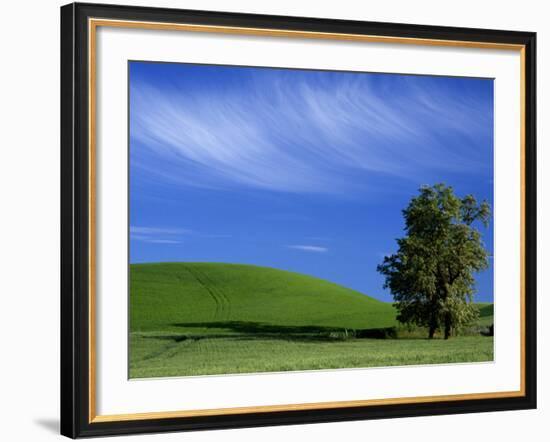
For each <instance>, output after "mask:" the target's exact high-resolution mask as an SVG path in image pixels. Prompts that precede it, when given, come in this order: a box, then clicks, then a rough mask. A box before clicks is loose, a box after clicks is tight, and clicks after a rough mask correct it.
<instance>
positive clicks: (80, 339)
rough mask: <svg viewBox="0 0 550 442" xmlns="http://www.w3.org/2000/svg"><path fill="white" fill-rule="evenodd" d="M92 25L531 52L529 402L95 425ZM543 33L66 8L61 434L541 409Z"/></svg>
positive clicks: (526, 349) (508, 399) (526, 203)
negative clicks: (182, 26)
mask: <svg viewBox="0 0 550 442" xmlns="http://www.w3.org/2000/svg"><path fill="white" fill-rule="evenodd" d="M89 18H105V19H116V20H131V21H147V22H161V23H186V24H200V25H212V26H231V27H242V28H255V29H279V30H292V31H307V32H316V33H336V34H339V33H341V34H355V35H374V36H390V37H400V38H415V39H419V38H420V39H433V40H453V41H459V42H461V41H463V42H483V43H501V44H512V45H522V46H523V48H524V49H523V50H524V57H525V69H524V77H525V78H524V82H525V83H524V85H525V96H524V98H525V101H524V102H525V109H524V112H525V114H524V124H525V127H524V134H525V137H524V144H525V149H524V174H525V179H524V187H525V189H524V191H525V200H524V211H525V213H524V241H525V256H524V279H525V280H524V290H525V300H524V311H525V317H524V325H525V330H524V373H525V385H524V393H525V394H524V395H523V396H517V397H495V398H480V399H468V400H453V401H438V402H420V403H414V402H411V403H400V404H388V405H369V406H360V407H357V406H354V407H339V408H323V409H311V410H288V411H271V412H261V411H260V412H253V413H245V414H228V415H216V416H198V417H171V418H154V417H152V418H149V419H140V420H120V421H109V422H93V421H91V420H90V389H89V388H90V376H89V369H88V368H89V366H90V357H89V355H90V353H89V350H90V348H89V333H90V310H89V308H90V307H89V285H90V284H89V283H90V272H89V268H90V267H89V266H90V262H89V257H90V244H89V237H88V231H89V227H90V222H91V220H90V213H89V205H88V202H89V198H90V182H89V174H88V170H89V162H90V158H89V152H88V149H87V146H88V141H89V137H90V132H89V126H88V121H89V102H88V100H89V83H88V80H89V78H88V60H89V57H88V56H89V46H88V38H89V34H88V32H89V27H88V20H89ZM536 385H537V382H536V34H535V33H532V32H515V31H514V32H513V31H501V30H487V29H468V28H450V27H439V26H422V25H409V24H394V23H376V22H359V21H347V20H331V19H317V18H302V17H284V16H268V15H255V14H254V15H253V14H241V13H225V12H207V11H195V10H178V9H166V8H149V7H128V6H116V5H96V4H84V3H82V4H79V3H73V4H69V5H66V6H63V7H61V434H63V435H65V436H68V437H71V438H76V437H88V436H105V435H116V434H136V433H149V432H166V431H184V430H204V429H223V428H241V427H253V426H268V425H286V424H301V423H315V422H336V421H348V420H359V419H380V418H394V417H408V416H427V415H440V414H455V413H476V412H485V411H499V410H519V409H531V408H536Z"/></svg>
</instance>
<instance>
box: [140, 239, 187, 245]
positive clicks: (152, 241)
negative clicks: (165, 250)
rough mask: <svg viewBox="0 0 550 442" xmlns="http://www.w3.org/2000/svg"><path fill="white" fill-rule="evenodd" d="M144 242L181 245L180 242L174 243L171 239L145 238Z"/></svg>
mask: <svg viewBox="0 0 550 442" xmlns="http://www.w3.org/2000/svg"><path fill="white" fill-rule="evenodd" d="M144 241H145V242H149V243H153V244H181V241H176V240H173V239H153V238H147V239H145V240H144Z"/></svg>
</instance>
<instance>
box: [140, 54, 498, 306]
mask: <svg viewBox="0 0 550 442" xmlns="http://www.w3.org/2000/svg"><path fill="white" fill-rule="evenodd" d="M129 75H130V262H132V263H135V262H157V261H210V262H233V263H246V264H256V265H264V266H270V267H276V268H280V269H285V270H291V271H296V272H300V273H306V274H310V275H314V276H318V277H321V278H324V279H329V280H331V281H334V282H336V283H339V284H342V285H345V286H347V287H351V288H354V289H356V290H359V291H362V292H363V293H366V294H368V295H371V296H374V297H377V298H379V299H382V300H385V301H391V299H392V298H391V295H390V293H389V292H388V291H387V290H384V289H383V288H382V285H383V282H384V281H383V278H382V276H381V275H379V274H378V273H377V272H376V266H377V264H379V263H380V262H381V261H382V260H383V257H384V255H386V254H391V253H392V252H394V251H395V250H396V242H395V239H396V238H398V237H401V236H403V233H404V232H403V218H402V214H401V210H402V209H403V208H404V207H405V206H406V205H407V204H408V202H409V200H410V199H411V197H413V196H415V195H416V194H417V192H418V188H419V187H420V186H421V185H423V184H435V183H437V182H445V183H447V184H449V185H452V186H453V188H454V189H455V192H456V193H457V194H458V195H465V194H468V193H471V194H473V195H474V196H475V197H476V198H478V199H480V200H481V199H486V200H487V201H488V202H489V203H490V204H491V206H492V203H493V81H492V80H490V79H474V78H454V77H433V76H413V75H392V74H371V73H352V72H333V71H330V72H329V71H310V70H295V69H275V68H253V67H231V66H208V65H193V64H179V63H151V62H130V63H129ZM492 229H493V226H492V222H491V224H490V226H489V228H487V229H485V228H481V230H482V233H483V238H484V242H485V245H486V246H487V248H488V249H489V251H490V252H491V253H492V248H493V236H492ZM492 280H493V270H492V263H491V268H490V269H489V270H487V271H485V272H483V273H481V274H479V275H478V276H477V283H478V290H479V295H478V296H477V300H479V301H492V299H493V293H492V291H493V289H492V287H493V282H492Z"/></svg>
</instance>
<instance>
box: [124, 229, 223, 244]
mask: <svg viewBox="0 0 550 442" xmlns="http://www.w3.org/2000/svg"><path fill="white" fill-rule="evenodd" d="M183 236H193V237H198V238H212V239H218V238H219V239H222V238H231V237H232V236H231V235H226V234H217V233H202V232H197V231H196V230H191V229H182V228H177V227H148V226H147V227H144V226H130V238H131V239H133V240H136V241H143V242H148V243H154V244H181V242H182V241H181V240H180V238H181V237H183Z"/></svg>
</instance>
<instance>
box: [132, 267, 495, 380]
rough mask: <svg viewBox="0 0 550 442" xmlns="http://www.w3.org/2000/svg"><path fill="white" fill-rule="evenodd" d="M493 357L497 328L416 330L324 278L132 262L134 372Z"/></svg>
mask: <svg viewBox="0 0 550 442" xmlns="http://www.w3.org/2000/svg"><path fill="white" fill-rule="evenodd" d="M492 308H493V306H492V304H480V316H481V318H480V326H485V325H490V324H491V323H492ZM379 338H388V339H379ZM395 338H397V339H395ZM492 359H493V338H492V337H486V336H482V335H480V334H479V333H477V334H476V335H472V336H459V337H455V338H453V339H450V340H448V341H444V340H442V339H436V340H433V341H429V340H427V339H425V338H423V337H416V335H415V334H414V333H410V331H408V332H407V331H404V330H403V329H402V328H401V327H399V326H398V324H397V322H396V320H395V309H394V308H393V307H392V305H391V304H389V303H385V302H381V301H378V300H376V299H373V298H371V297H368V296H366V295H364V294H362V293H359V292H357V291H354V290H351V289H348V288H345V287H342V286H339V285H337V284H333V283H331V282H328V281H324V280H321V279H318V278H313V277H310V276H306V275H302V274H297V273H291V272H285V271H282V270H276V269H272V268H265V267H256V266H248V265H236V264H217V263H165V264H133V265H131V271H130V377H131V378H143V377H162V376H185V375H205V374H222V373H250V372H265V371H286V370H311V369H330V368H344V367H345V368H352V367H374V366H390V365H409V364H434V363H451V362H474V361H489V360H492Z"/></svg>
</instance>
